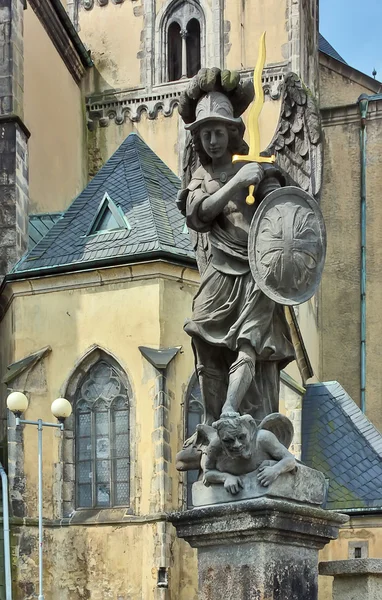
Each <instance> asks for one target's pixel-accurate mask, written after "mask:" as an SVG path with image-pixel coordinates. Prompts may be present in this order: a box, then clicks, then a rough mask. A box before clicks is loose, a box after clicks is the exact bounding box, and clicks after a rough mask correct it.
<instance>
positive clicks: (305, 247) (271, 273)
mask: <svg viewBox="0 0 382 600" xmlns="http://www.w3.org/2000/svg"><path fill="white" fill-rule="evenodd" d="M325 253H326V232H325V224H324V219H323V216H322V213H321V210H320V208H319V206H318V204H317V202H316V201H315V200H314V198H312V197H311V196H310V195H309V194H307V193H306V192H304V191H303V190H302V189H300V188H297V187H283V188H279V189H277V190H274V191H273V192H271V193H270V194H269V195H268V196H267V197H266V198H265V200H263V202H262V203H261V204H260V206H259V208H258V209H257V211H256V213H255V215H254V217H253V219H252V223H251V226H250V230H249V239H248V255H249V264H250V267H251V271H252V275H253V277H254V278H255V281H256V283H257V284H258V286H259V287H260V289H261V290H262V291H263V292H264V294H266V295H267V296H268V297H269V298H271V299H272V300H274V301H275V302H277V303H279V304H287V305H294V304H302V303H303V302H306V301H307V300H309V298H311V297H312V296H313V295H314V293H315V291H316V289H317V287H318V285H319V283H320V280H321V275H322V271H323V268H324V263H325Z"/></svg>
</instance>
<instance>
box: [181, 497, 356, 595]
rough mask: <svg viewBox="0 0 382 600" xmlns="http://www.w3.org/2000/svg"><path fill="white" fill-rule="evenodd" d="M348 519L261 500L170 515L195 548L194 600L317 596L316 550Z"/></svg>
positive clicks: (302, 507)
mask: <svg viewBox="0 0 382 600" xmlns="http://www.w3.org/2000/svg"><path fill="white" fill-rule="evenodd" d="M347 520H348V517H346V516H344V515H339V514H337V513H333V512H329V511H325V510H322V509H320V508H315V507H312V506H304V505H302V504H297V503H293V502H288V501H284V500H277V499H273V498H261V499H254V500H247V501H242V502H233V503H227V504H220V505H214V506H207V507H204V508H194V509H192V510H189V511H187V512H184V513H176V514H173V515H171V517H170V521H171V522H172V523H173V525H174V526H175V527H176V530H177V534H178V536H179V537H181V538H183V539H185V540H186V541H187V542H188V543H189V544H190V545H191V546H193V547H194V548H197V549H198V570H199V598H200V600H223V598H224V600H317V595H318V590H317V586H318V551H319V550H320V549H321V548H323V547H324V546H325V544H327V543H328V542H329V541H330V540H332V539H335V538H337V535H338V529H339V527H340V526H341V524H343V523H345V522H346V521H347Z"/></svg>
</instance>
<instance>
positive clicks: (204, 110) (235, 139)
mask: <svg viewBox="0 0 382 600" xmlns="http://www.w3.org/2000/svg"><path fill="white" fill-rule="evenodd" d="M253 97H254V88H253V84H252V82H250V81H248V80H247V81H241V80H240V75H239V74H238V73H236V72H230V71H220V69H216V68H215V69H202V70H201V71H199V73H198V74H197V75H196V76H195V77H194V78H193V79H192V80H191V82H190V84H189V86H188V88H187V90H186V91H185V92H184V93H183V94H182V97H181V101H180V105H179V113H180V115H181V117H182V119H183V121H184V122H185V124H186V129H187V130H188V137H187V143H186V149H185V153H184V162H183V182H182V183H183V186H182V190H181V191H180V192H179V195H178V200H177V203H178V207H179V209H180V210H181V212H182V213H183V214H184V215H185V216H186V221H187V226H188V228H189V232H190V235H191V239H192V242H193V245H194V249H195V252H196V257H197V263H198V267H199V271H200V276H201V280H200V287H199V290H198V292H197V294H196V296H195V298H194V302H193V313H192V317H191V319H189V320H188V321H187V322H186V324H185V331H186V332H187V333H188V334H189V335H190V336H191V338H192V347H193V351H194V355H195V363H196V372H197V375H198V378H199V383H200V388H201V393H202V398H203V402H204V409H205V414H204V425H206V426H211V425H212V424H213V423H214V422H216V421H219V419H221V418H223V419H224V418H229V417H230V416H231V417H232V418H236V417H237V416H238V415H250V416H251V417H252V418H253V419H254V420H255V421H256V422H257V423H260V421H262V420H263V419H264V418H265V417H266V416H267V415H270V414H271V413H276V412H277V411H278V399H279V386H280V371H281V370H282V369H283V368H284V367H285V366H286V365H287V364H288V363H289V362H290V361H292V360H294V359H295V358H296V357H297V360H298V364H299V367H300V371H301V373H302V374H303V376H304V375H305V376H306V373H307V365H306V364H303V358H302V356H301V353H298V352H296V351H295V346H298V345H299V342H300V340H299V339H298V335H297V334H298V330H297V329H296V322H295V319H294V318H293V309H292V307H290V309H289V313H288V312H287V311H286V310H285V307H284V306H283V305H282V303H279V302H276V301H275V300H274V299H272V298H271V297H269V296H268V295H267V294H266V293H264V291H263V290H262V289H261V288H260V286H259V285H258V282H257V281H256V278H255V277H254V276H253V273H252V272H251V268H250V264H249V255H248V237H249V232H250V227H251V222H252V220H253V218H254V215H255V214H256V211H258V209H259V207H260V206H261V205H262V203H263V202H264V199H265V198H267V196H269V194H270V193H272V192H274V191H275V190H277V189H280V188H282V187H284V186H286V185H288V186H290V185H294V186H296V185H297V186H299V187H300V188H302V189H303V190H304V191H306V192H308V193H309V194H310V196H313V197H314V198H315V200H316V201H318V199H319V194H320V189H321V172H322V139H321V127H320V117H319V111H318V108H317V106H316V104H315V102H314V100H313V97H312V95H311V94H310V92H309V90H307V89H306V88H305V87H304V86H303V85H302V83H301V82H300V80H299V79H298V77H297V76H296V75H295V74H289V75H287V76H286V78H285V82H284V90H283V97H282V108H281V113H280V119H279V123H278V126H277V129H276V133H275V135H274V138H273V139H272V141H271V143H270V145H269V147H268V148H267V149H266V150H265V151H264V152H262V153H261V157H264V158H260V160H258V161H256V162H246V163H244V164H243V162H238V163H235V164H234V163H233V161H232V158H233V156H234V155H236V154H240V155H247V154H248V151H249V148H248V146H247V144H246V143H245V141H244V131H245V126H244V122H243V120H242V114H243V113H244V111H245V110H246V109H247V108H248V106H249V105H250V103H251V102H252V100H253ZM271 155H275V162H274V163H273V164H272V162H270V161H267V159H266V158H265V157H270V156H271ZM251 185H253V186H255V198H256V200H255V202H254V204H252V205H250V204H248V203H247V202H246V196H247V189H248V187H249V186H251ZM196 437H197V436H196ZM196 437H194V438H192V440H189V441H187V442H186V444H185V447H184V449H183V451H181V452H180V453H179V455H178V464H179V465H180V468H181V469H186V468H195V467H196V466H197V464H198V463H199V464H200V452H198V451H197V447H196V446H197V444H196ZM199 449H200V448H199Z"/></svg>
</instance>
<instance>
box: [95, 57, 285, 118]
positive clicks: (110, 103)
mask: <svg viewBox="0 0 382 600" xmlns="http://www.w3.org/2000/svg"><path fill="white" fill-rule="evenodd" d="M287 70H288V65H287V63H280V64H275V65H270V66H267V67H266V68H265V69H264V74H263V88H264V92H265V94H266V96H268V97H269V98H270V99H271V100H278V99H279V98H280V95H281V88H282V83H283V81H284V76H285V74H286V72H287ZM241 77H242V78H243V79H244V80H245V79H251V78H252V77H253V71H252V69H245V70H243V71H241ZM188 83H189V80H188V79H185V80H179V81H175V82H174V81H173V82H170V83H163V84H161V85H156V86H153V87H152V89H151V90H150V91H147V90H146V89H145V88H135V89H131V90H118V91H111V92H105V93H104V94H102V95H100V94H97V95H95V94H94V95H92V96H89V97H88V98H87V103H86V108H87V114H88V125H89V128H90V129H92V128H94V126H95V124H96V123H98V124H99V125H100V127H107V126H108V125H109V124H110V123H111V122H112V121H114V122H115V123H116V124H117V125H122V124H123V123H124V122H125V121H126V120H130V121H132V122H138V121H140V119H141V116H142V114H143V113H144V112H146V113H147V117H148V119H156V117H157V116H158V113H159V112H160V111H161V112H163V114H164V116H165V117H171V116H172V114H173V112H174V109H175V108H176V107H177V106H178V104H179V97H180V95H181V93H182V92H183V90H184V89H185V88H186V87H187V85H188Z"/></svg>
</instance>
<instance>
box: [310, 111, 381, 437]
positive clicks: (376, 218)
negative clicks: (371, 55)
mask: <svg viewBox="0 0 382 600" xmlns="http://www.w3.org/2000/svg"><path fill="white" fill-rule="evenodd" d="M380 104H381V103H380V102H375V101H374V102H370V104H369V113H368V119H367V122H366V128H367V136H368V138H367V166H366V170H367V172H366V181H367V185H366V213H367V215H366V220H367V225H366V415H367V416H368V417H369V418H370V420H371V421H372V422H373V424H374V425H375V426H376V427H377V428H379V429H380V430H382V416H381V399H380V389H381V385H382V372H381V368H380V361H379V356H380V352H381V338H382V322H381V319H380V297H381V289H382V288H381V286H382V276H381V269H380V264H381V259H382V256H381V245H380V225H379V223H380V211H381V208H380V202H379V199H380V185H379V175H378V173H379V163H380V157H381V155H382V141H381V133H382V118H381V117H382V108H381V106H380ZM324 121H325V173H324V190H323V197H322V209H323V213H324V217H325V221H326V226H327V231H328V254H327V261H326V266H325V270H324V276H323V281H322V285H321V294H320V302H319V322H320V333H321V350H320V365H321V367H320V378H321V380H322V381H330V380H338V381H339V382H340V383H341V384H342V385H343V386H344V388H345V389H346V391H347V392H348V393H349V394H350V396H351V397H352V398H353V400H354V401H355V402H357V403H359V401H360V319H361V316H360V310H361V307H360V275H361V274H360V252H361V249H360V243H361V238H360V198H361V183H360V164H361V154H360V145H359V136H360V115H359V109H358V106H350V107H345V108H344V109H338V110H337V109H334V110H332V111H330V110H328V111H327V112H324ZM345 148H346V152H345V151H344V149H345Z"/></svg>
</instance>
